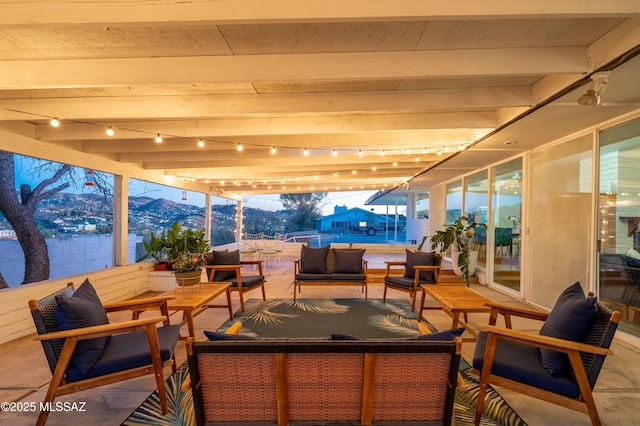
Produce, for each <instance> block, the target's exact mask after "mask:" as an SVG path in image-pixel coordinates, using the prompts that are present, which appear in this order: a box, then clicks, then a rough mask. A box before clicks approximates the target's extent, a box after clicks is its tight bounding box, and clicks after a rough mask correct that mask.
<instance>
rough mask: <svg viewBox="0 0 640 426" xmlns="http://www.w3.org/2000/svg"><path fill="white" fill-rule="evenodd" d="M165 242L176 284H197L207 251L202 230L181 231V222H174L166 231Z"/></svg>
mask: <svg viewBox="0 0 640 426" xmlns="http://www.w3.org/2000/svg"><path fill="white" fill-rule="evenodd" d="M167 242H168V245H169V248H168V255H169V261H170V262H171V263H172V264H173V268H174V270H175V271H174V274H175V276H176V283H177V284H178V285H179V286H186V285H194V284H199V283H200V280H201V279H200V277H201V276H202V265H203V264H204V261H205V255H206V253H207V252H208V251H209V242H208V241H207V240H205V233H204V229H202V228H201V227H199V228H198V229H195V230H194V229H192V228H184V229H183V228H182V222H174V223H173V225H171V228H169V230H168V231H167Z"/></svg>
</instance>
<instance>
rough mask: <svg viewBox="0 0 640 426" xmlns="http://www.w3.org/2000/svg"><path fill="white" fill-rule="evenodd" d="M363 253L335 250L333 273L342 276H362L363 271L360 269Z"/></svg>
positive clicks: (361, 251)
mask: <svg viewBox="0 0 640 426" xmlns="http://www.w3.org/2000/svg"><path fill="white" fill-rule="evenodd" d="M364 252H365V250H364V249H362V250H339V249H335V250H334V254H335V256H336V266H335V268H334V270H333V272H334V273H343V274H362V273H363V272H364V269H363V268H362V257H363V256H364Z"/></svg>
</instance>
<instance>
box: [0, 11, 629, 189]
mask: <svg viewBox="0 0 640 426" xmlns="http://www.w3.org/2000/svg"><path fill="white" fill-rule="evenodd" d="M639 18H640V2H638V1H637V0H633V1H629V0H611V1H606V2H605V1H602V0H591V1H588V0H587V1H557V0H549V1H541V0H534V1H517V2H514V1H512V2H505V1H500V0H487V1H483V2H477V1H471V0H469V1H455V2H452V1H429V2H425V1H422V0H420V1H418V0H416V1H400V0H396V1H371V0H356V1H344V0H343V1H340V2H337V1H322V2H318V1H302V0H299V1H296V2H291V1H283V0H280V1H267V0H218V1H195V0H194V1H185V2H175V1H165V0H157V1H153V2H150V1H135V0H134V1H131V0H129V1H122V2H113V1H86V2H74V1H44V0H41V1H30V2H15V1H5V0H0V75H1V76H2V77H0V127H2V128H4V129H8V131H11V132H17V133H20V134H22V135H24V136H28V137H30V138H33V139H34V140H40V141H46V142H47V143H50V144H53V145H54V146H60V147H65V148H66V149H73V150H76V151H78V152H81V153H84V154H87V155H89V156H90V158H91V161H93V162H95V166H94V167H95V168H96V169H100V168H101V159H104V160H105V164H109V162H118V163H123V164H129V165H130V166H131V167H133V168H143V169H145V170H151V171H156V172H159V173H161V174H165V175H171V176H177V177H180V178H184V179H187V180H190V181H194V182H197V183H198V184H202V185H206V187H207V188H209V189H210V190H211V191H212V192H215V193H217V194H256V193H280V192H309V191H320V190H328V191H336V190H339V191H345V190H350V189H353V190H361V189H376V190H377V189H381V188H392V187H395V186H398V185H401V184H402V183H404V182H407V181H412V182H415V183H416V185H415V186H414V190H416V189H415V188H419V187H420V185H419V182H420V181H421V179H424V178H425V176H428V173H429V172H426V173H425V170H427V171H428V170H436V169H437V168H438V167H449V169H451V170H455V172H456V173H457V172H459V171H460V170H462V171H464V170H468V169H470V168H477V167H479V166H481V165H482V164H481V162H483V161H485V162H491V161H496V159H499V157H500V155H502V156H508V155H512V154H513V152H517V150H525V149H531V147H532V146H533V145H535V144H536V143H538V144H539V143H542V142H544V141H545V139H544V138H542V137H541V138H538V139H539V140H537V141H536V142H532V143H531V144H529V145H527V144H523V145H521V146H520V147H518V148H517V150H516V151H513V148H509V149H503V148H502V147H499V149H498V148H496V147H495V146H494V147H493V148H492V149H491V150H489V151H491V152H493V154H492V155H484V156H483V155H480V154H478V155H477V157H476V158H477V161H475V162H474V161H470V160H469V159H472V158H473V157H469V156H470V155H473V150H476V151H477V152H480V150H481V149H482V143H484V141H487V143H489V142H490V141H491V140H492V139H491V138H494V139H495V138H496V137H497V136H496V135H497V134H500V132H502V131H503V130H506V129H507V128H509V127H510V126H511V124H512V123H517V122H519V119H520V118H521V117H524V116H529V115H530V114H528V111H531V110H536V109H538V107H539V106H541V105H543V104H544V105H546V104H547V103H548V102H549V100H550V99H554V98H556V97H558V96H559V94H565V93H568V92H569V90H568V89H567V88H577V87H579V86H582V85H585V84H587V83H588V82H589V78H588V77H589V75H590V74H591V73H593V72H594V71H597V70H599V69H601V68H602V67H606V66H607V65H608V64H611V63H612V61H616V60H618V61H619V59H618V58H619V57H620V56H621V55H624V54H627V53H628V52H632V51H634V49H637V48H638V45H639V44H640V41H639V40H640V20H639ZM634 102H636V100H635V98H634V99H632V100H630V102H628V103H629V104H633V103H634ZM635 107H636V108H637V105H636V106H635ZM575 108H584V107H577V106H575ZM625 111H626V110H625ZM53 117H56V118H58V119H59V120H60V122H61V125H60V127H57V128H54V127H51V125H50V124H49V120H50V119H51V118H53ZM550 126H551V125H550ZM108 127H112V129H113V130H114V131H115V134H114V136H107V135H106V133H105V130H106V129H107V128H108ZM496 129H498V132H496ZM523 131H526V132H528V134H525V135H523V136H529V137H530V136H531V135H530V133H531V128H530V126H529V127H527V129H526V130H523ZM534 133H535V131H534ZM505 134H506V133H505ZM157 135H160V136H161V137H162V139H163V140H162V142H161V143H156V142H155V141H154V138H155V137H156V136H157ZM487 135H490V136H487ZM509 137H510V138H516V139H520V137H521V136H520V135H519V134H517V133H516V134H510V135H509ZM534 139H535V138H534ZM199 140H202V142H203V144H204V146H202V147H199V146H198V141H199ZM477 141H480V143H477ZM239 146H242V148H243V149H242V151H238V147H239ZM470 146H473V147H472V148H470ZM272 148H275V151H276V153H275V154H272V153H271V150H272ZM465 148H467V151H465V152H464V155H462V154H458V155H456V156H455V157H452V158H451V159H450V160H449V161H445V159H447V158H448V157H450V156H451V155H452V154H453V153H459V152H461V151H460V150H461V149H465ZM305 149H306V150H307V152H308V154H309V155H304V150H305ZM496 152H500V154H499V155H498V154H496ZM383 153H384V155H382V154H383ZM465 155H466V156H467V157H466V158H467V160H465V161H466V162H465V165H464V167H463V166H460V168H456V167H454V166H455V162H453V163H452V161H454V159H456V158H457V160H455V161H462V160H464V158H465ZM452 164H453V166H451V165H452ZM447 165H448V166H447ZM105 167H106V168H108V166H105ZM107 171H108V170H107ZM452 173H453V172H452ZM450 175H451V173H449V174H447V173H445V174H444V175H443V174H441V173H440V174H437V175H436V174H435V173H433V176H439V177H438V178H437V179H444V178H446V177H447V176H450ZM223 182H224V184H223ZM424 182H425V183H424V185H426V184H427V183H428V184H432V183H434V182H435V180H433V179H432V180H428V179H427V180H425V181H424ZM424 185H422V186H424Z"/></svg>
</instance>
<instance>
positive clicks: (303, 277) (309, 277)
mask: <svg viewBox="0 0 640 426" xmlns="http://www.w3.org/2000/svg"><path fill="white" fill-rule="evenodd" d="M296 281H331V274H296Z"/></svg>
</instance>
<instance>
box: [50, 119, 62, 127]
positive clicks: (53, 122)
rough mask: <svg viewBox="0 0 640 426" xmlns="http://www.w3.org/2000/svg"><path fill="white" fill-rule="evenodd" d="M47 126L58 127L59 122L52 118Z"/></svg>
mask: <svg viewBox="0 0 640 426" xmlns="http://www.w3.org/2000/svg"><path fill="white" fill-rule="evenodd" d="M49 124H51V126H52V127H58V126H59V125H60V121H58V119H57V118H52V119H51V121H50V122H49Z"/></svg>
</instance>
